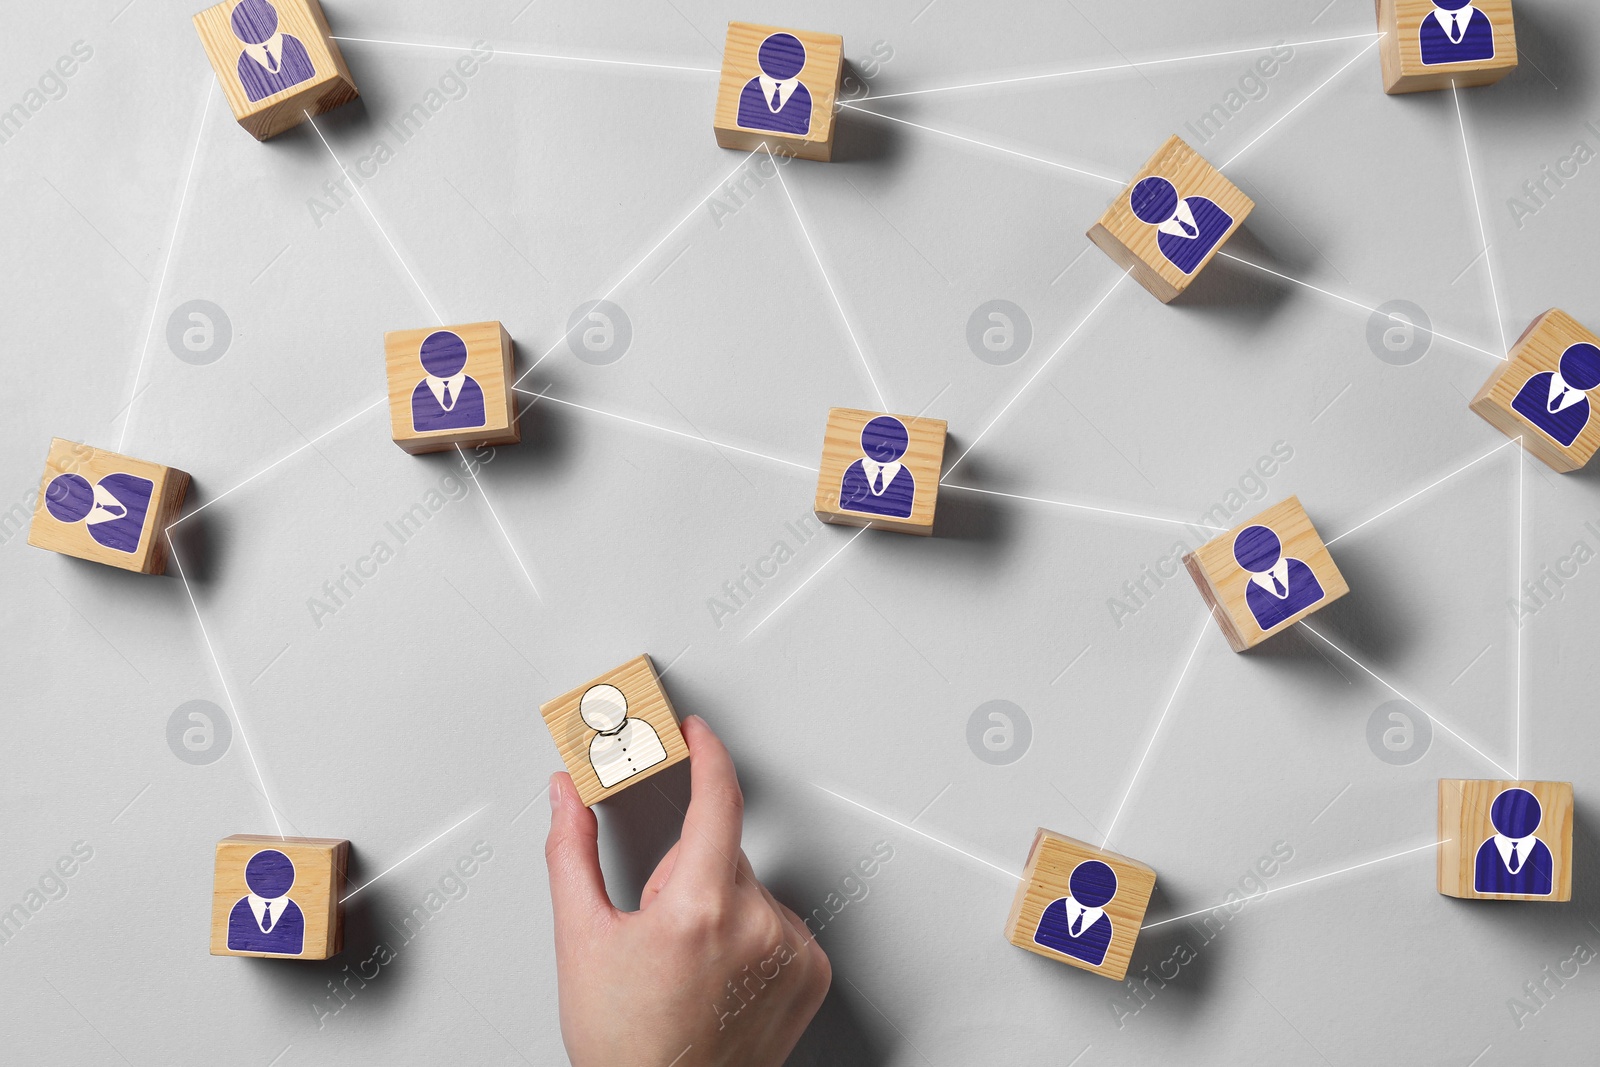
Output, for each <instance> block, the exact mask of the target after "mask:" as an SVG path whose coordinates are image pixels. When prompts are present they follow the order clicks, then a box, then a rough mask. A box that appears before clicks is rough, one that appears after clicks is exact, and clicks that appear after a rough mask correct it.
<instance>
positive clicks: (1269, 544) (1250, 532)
mask: <svg viewBox="0 0 1600 1067" xmlns="http://www.w3.org/2000/svg"><path fill="white" fill-rule="evenodd" d="M1233 558H1234V559H1235V560H1237V561H1238V563H1239V566H1241V567H1243V568H1244V569H1245V570H1247V571H1249V572H1250V582H1249V585H1248V586H1247V588H1246V589H1245V592H1244V600H1245V603H1246V604H1247V605H1248V606H1249V608H1250V614H1251V615H1253V616H1255V620H1256V625H1257V626H1259V627H1261V629H1262V632H1266V631H1268V630H1271V629H1272V628H1273V627H1275V626H1280V625H1282V624H1283V623H1284V622H1285V621H1286V620H1288V619H1290V618H1292V617H1294V616H1295V615H1298V614H1299V613H1300V612H1302V611H1304V610H1305V609H1306V608H1309V607H1310V606H1311V605H1313V604H1315V603H1317V602H1318V601H1319V600H1321V599H1322V598H1323V597H1324V596H1326V595H1327V594H1326V593H1325V592H1324V590H1323V588H1322V583H1321V582H1319V581H1317V576H1316V574H1315V573H1314V572H1313V571H1312V570H1311V567H1310V565H1309V564H1307V563H1305V562H1304V561H1302V560H1298V559H1285V558H1284V556H1283V542H1282V541H1281V540H1279V539H1278V535H1277V534H1275V533H1273V532H1272V531H1271V530H1269V529H1268V528H1267V527H1265V526H1251V527H1248V528H1246V529H1244V530H1241V531H1239V536H1238V537H1236V538H1234V541H1233Z"/></svg>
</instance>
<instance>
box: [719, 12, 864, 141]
mask: <svg viewBox="0 0 1600 1067" xmlns="http://www.w3.org/2000/svg"><path fill="white" fill-rule="evenodd" d="M774 33H790V34H793V35H794V36H795V37H796V38H798V39H799V41H800V43H801V44H802V45H804V46H805V50H806V65H805V67H804V68H803V69H802V70H801V71H800V74H799V78H800V82H801V84H802V85H804V86H805V87H806V88H807V89H808V90H810V92H811V132H810V133H808V134H806V135H805V136H803V137H799V136H794V135H791V134H784V133H775V132H772V131H769V130H752V129H747V128H745V127H742V126H740V125H739V97H740V94H742V93H743V92H744V87H745V86H746V85H747V84H748V83H749V82H750V79H752V78H755V77H758V76H759V75H760V74H761V65H760V63H759V62H757V52H758V51H759V50H760V48H761V42H763V41H765V40H766V39H767V38H768V37H769V36H771V35H772V34H774ZM843 77H844V38H843V37H840V36H839V35H837V34H832V33H811V32H809V31H807V30H791V29H788V28H787V27H783V26H758V25H754V24H752V23H748V22H730V23H728V38H727V43H726V44H725V46H724V48H723V52H722V80H721V82H720V83H719V84H718V86H717V110H716V116H715V119H714V122H713V126H714V127H715V129H716V134H717V144H719V145H721V146H722V147H723V148H736V149H739V150H741V151H745V152H753V151H755V150H756V149H757V148H760V147H761V146H762V145H763V144H766V145H767V146H768V147H770V148H771V149H772V151H773V153H774V154H776V155H790V156H795V157H797V158H799V159H812V160H817V161H818V162H822V163H827V162H829V161H831V160H832V159H833V134H834V125H835V118H836V116H835V114H834V112H835V110H836V101H837V100H838V97H839V83H840V81H841V80H842V79H843Z"/></svg>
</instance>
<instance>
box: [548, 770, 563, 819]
mask: <svg viewBox="0 0 1600 1067" xmlns="http://www.w3.org/2000/svg"><path fill="white" fill-rule="evenodd" d="M560 809H561V779H559V778H557V777H556V776H555V775H553V774H552V775H551V776H550V810H551V811H559V810H560Z"/></svg>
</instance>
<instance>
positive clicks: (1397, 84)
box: [1378, 0, 1517, 94]
mask: <svg viewBox="0 0 1600 1067" xmlns="http://www.w3.org/2000/svg"><path fill="white" fill-rule="evenodd" d="M1458 14H1459V15H1461V16H1464V18H1462V19H1461V20H1460V21H1458V20H1457V18H1456V17H1455V16H1453V15H1452V14H1451V13H1450V12H1445V11H1443V10H1442V9H1441V8H1439V7H1437V6H1436V5H1435V4H1434V3H1433V0H1378V29H1379V30H1380V31H1384V32H1385V33H1386V34H1387V36H1385V37H1384V38H1383V40H1382V41H1381V42H1380V43H1379V45H1378V50H1379V52H1380V53H1381V55H1382V61H1383V88H1384V91H1385V92H1387V93H1391V94H1395V93H1416V92H1429V91H1433V90H1438V89H1449V88H1450V87H1451V86H1452V85H1456V86H1459V87H1461V88H1468V87H1471V86H1477V85H1492V84H1493V83H1495V82H1497V81H1499V80H1500V79H1501V78H1504V77H1505V76H1506V75H1507V74H1510V73H1511V72H1512V71H1514V70H1516V69H1517V32H1516V24H1515V20H1514V19H1513V17H1512V11H1511V0H1472V2H1471V3H1470V4H1469V5H1468V6H1467V7H1465V8H1462V9H1461V10H1460V12H1459V13H1458Z"/></svg>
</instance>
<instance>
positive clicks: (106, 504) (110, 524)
mask: <svg viewBox="0 0 1600 1067" xmlns="http://www.w3.org/2000/svg"><path fill="white" fill-rule="evenodd" d="M154 492H155V483H154V482H152V481H150V479H148V478H136V477H134V476H133V475H131V474H108V475H106V476H105V477H104V478H101V479H100V480H99V481H98V482H95V483H94V484H93V485H90V484H89V480H88V479H87V478H85V477H83V476H82V475H80V474H60V475H57V476H56V477H55V478H54V479H53V480H52V481H51V482H50V485H49V487H48V488H46V489H45V491H44V506H45V507H46V508H47V509H48V510H49V512H50V514H51V515H52V516H54V517H55V518H56V519H57V520H59V521H61V522H68V523H79V522H82V523H85V524H86V525H87V528H88V530H89V536H90V537H92V538H94V539H95V541H97V542H98V543H100V544H102V545H104V546H105V547H107V548H110V549H115V550H116V551H118V552H130V553H131V552H137V551H138V550H139V540H140V538H141V537H143V536H144V517H145V513H146V512H147V511H149V510H150V496H151V494H152V493H154Z"/></svg>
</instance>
